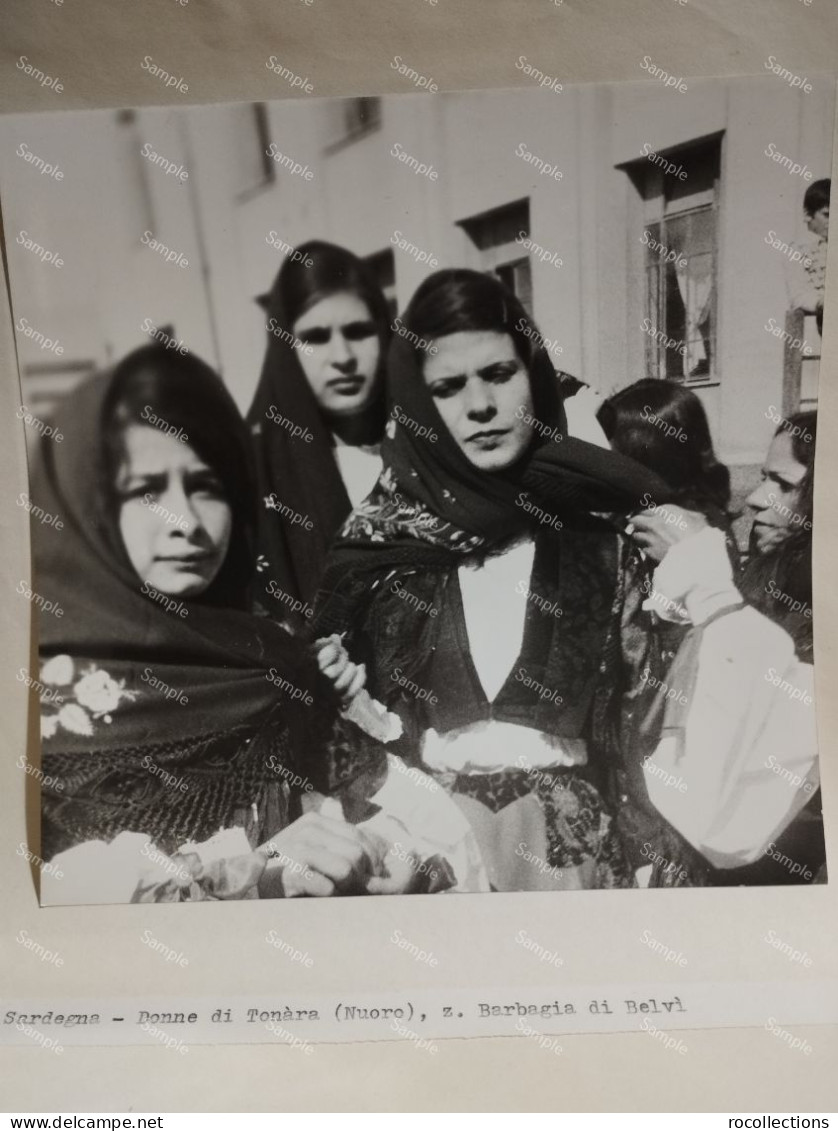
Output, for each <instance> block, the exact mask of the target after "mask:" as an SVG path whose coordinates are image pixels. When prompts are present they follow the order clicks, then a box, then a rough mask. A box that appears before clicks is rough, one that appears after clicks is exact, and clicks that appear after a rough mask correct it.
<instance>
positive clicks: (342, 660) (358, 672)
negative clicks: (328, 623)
mask: <svg viewBox="0 0 838 1131" xmlns="http://www.w3.org/2000/svg"><path fill="white" fill-rule="evenodd" d="M315 647H316V648H317V664H318V667H319V668H320V670H321V672H322V673H323V675H325V676H326V678H327V679H330V680H331V681H332V683H333V684H334V687H335V691H337V692H338V694H339V695H340V696H341V697H342V699H343V701H344V703H349V702H351V701H352V699H354V698H355V696H356V695H357V694H358V692H359V691H360V690H361V688H362V687H363V686H364V684H365V683H366V682H367V669H366V667H365V665H364V664H353V663H352V661H351V660H350V659H349V653H348V652H347V651H346V649H345V648H344V646H343V641H342V640H341V638H340V636H338V634H337V633H333V634H332V635H331V636H325V637H322V638H321V639H320V640H318V641H316V643H315Z"/></svg>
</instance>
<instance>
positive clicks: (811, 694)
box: [0, 46, 835, 906]
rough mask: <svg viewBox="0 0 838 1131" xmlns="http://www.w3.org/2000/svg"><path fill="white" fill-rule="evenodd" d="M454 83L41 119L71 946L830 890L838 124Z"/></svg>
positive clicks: (717, 104) (742, 91)
mask: <svg viewBox="0 0 838 1131" xmlns="http://www.w3.org/2000/svg"><path fill="white" fill-rule="evenodd" d="M21 58H22V59H24V60H26V57H25V56H21ZM414 64H415V60H412V59H411V57H410V53H409V50H408V47H407V46H406V47H405V51H404V55H402V56H399V55H394V57H393V59H392V61H391V63H390V66H391V68H392V70H393V72H394V73H396V74H397V75H398V76H400V77H401V78H402V79H403V82H404V89H405V93H404V94H386V95H380V96H375V97H351V98H340V99H337V98H323V97H320V96H319V92H318V90H317V89H316V87H315V84H314V83H313V82H312V81H311V80H310V78H309V76H308V75H305V74H298V73H297V72H296V71H293V70H291V69H289V68H288V67H287V66H285V65H284V63H283V61H282V59H281V58H278V57H277V56H276V55H269V54H268V53H267V52H266V61H265V64H264V65H265V67H266V69H267V70H270V71H271V72H272V74H274V75H275V76H276V77H277V82H278V84H279V85H280V86H281V87H285V86H287V89H288V92H289V94H290V93H291V92H293V93H294V94H295V95H296V97H294V98H293V99H286V100H278V101H271V102H259V103H253V102H236V103H227V104H216V105H204V106H183V107H177V108H173V107H138V108H135V109H125V108H122V109H113V110H101V109H97V110H87V111H79V110H74V111H69V112H63V113H38V114H25V115H24V114H15V115H10V116H6V117H4V118H3V119H2V121H1V122H0V150H2V163H0V164H1V165H2V169H1V170H0V192H1V193H2V201H3V220H4V228H5V239H6V248H7V256H8V268H9V284H10V291H11V300H12V317H13V320H14V329H15V336H16V347H17V353H18V362H19V370H20V379H21V395H22V403H21V405H20V409H19V412H18V418H19V420H21V421H22V422H23V426H24V430H25V435H26V443H27V453H28V464H29V489H28V491H26V492H22V493H21V494H20V495H19V496H18V497H17V499H16V506H17V507H19V508H21V509H25V510H26V511H27V512H28V514H29V520H30V524H31V536H32V572H31V576H29V577H26V578H22V579H21V580H20V583H19V585H18V587H17V595H16V598H15V599H16V600H18V601H26V602H29V603H30V604H31V605H32V608H33V616H34V617H35V629H34V631H35V634H36V640H37V665H34V664H33V666H31V667H29V668H27V667H21V668H20V669H19V670H18V671H16V672H15V673H14V678H15V679H16V680H18V681H20V682H21V683H24V684H25V685H26V686H27V688H29V689H31V694H32V700H31V701H32V703H34V704H39V713H40V732H41V758H40V763H34V762H33V761H31V760H30V757H28V756H27V755H24V754H20V755H19V758H18V766H19V767H20V769H21V770H22V771H23V772H25V773H26V774H27V775H28V776H29V777H30V778H31V779H32V782H33V783H34V787H35V788H37V789H38V790H39V791H40V798H41V826H40V841H36V840H33V842H32V843H31V844H25V845H21V849H20V851H21V854H23V855H25V856H26V857H27V859H28V860H29V861H30V862H34V863H35V864H36V865H37V866H38V869H39V871H40V900H41V904H42V906H48V905H62V904H63V905H66V904H109V903H111V904H119V903H141V902H152V903H153V902H160V903H166V902H194V901H208V900H244V899H247V900H250V899H277V898H289V897H329V896H348V895H367V896H374V895H404V894H417V895H442V894H448V895H456V894H462V893H470V894H474V893H485V894H487V895H488V894H490V893H499V892H541V893H545V892H556V893H559V892H563V891H571V890H575V891H579V890H589V889H591V890H602V889H626V890H640V889H648V888H667V889H674V888H721V887H727V888H730V887H756V886H780V885H818V884H826V883H827V868H826V857H825V847H824V825H823V814H822V800H821V779H820V771H819V757H818V741H817V727H816V714H815V679H814V660H813V628H814V625H813V615H812V606H813V599H812V537H813V491H814V465H815V453H816V444H817V418H818V387H819V369H820V354H821V333H822V329H823V310H824V302H825V278H826V253H827V246H828V244H827V230H828V221H829V201H830V175H831V166H832V138H833V128H834V95H835V88H834V82H833V81H831V80H830V79H829V78H827V77H826V76H819V75H816V74H815V75H807V76H802V75H798V74H797V73H796V72H793V71H792V70H790V69H788V68H787V67H786V66H784V64H783V63H782V62H781V61H778V60H777V59H774V58H773V57H772V58H771V62H770V63H768V62H766V66H765V71H764V73H763V74H762V75H759V76H756V75H755V76H751V77H742V78H729V77H725V78H715V79H709V78H708V79H694V78H689V79H687V80H684V79H681V78H678V77H677V76H676V75H674V74H673V73H671V69H667V68H665V67H664V66H663V65H661V64H662V61H661V60H658V59H655V58H654V57H652V56H646V57H645V58H644V60H643V63H642V69H643V71H644V72H646V73H645V74H644V75H643V79H644V81H643V82H634V83H621V84H593V83H591V84H584V85H572V84H568V83H566V82H564V81H559V80H560V77H561V76H560V75H558V74H549V73H547V71H545V69H544V66H543V64H542V65H541V66H540V67H537V66H536V65H535V61H534V60H532V59H531V58H529V57H528V56H526V55H523V54H522V55H519V56H518V59H517V63H516V69H517V70H518V71H520V82H521V84H522V86H521V88H520V89H509V90H492V91H487V90H471V91H467V92H465V91H464V92H461V93H447V92H444V93H440V92H439V91H438V90H437V89H436V83H435V82H434V81H433V76H432V75H431V74H429V73H424V71H423V70H422V69H421V68H417V66H415V65H414ZM31 66H32V64H31V61H29V60H26V61H25V62H24V63H23V64H21V68H22V69H23V70H24V71H25V69H26V67H30V68H31ZM143 66H144V67H145V69H147V70H148V71H149V74H150V75H152V76H157V77H158V78H161V79H162V80H163V81H164V82H166V83H168V81H169V79H170V78H172V77H175V78H176V77H177V76H169V75H168V74H167V73H166V72H165V71H164V70H163V68H162V66H161V65H160V64H159V63H158V62H157V61H156V60H155V59H154V57H153V56H150V55H147V56H145V59H144V61H143ZM26 73H27V74H30V72H26ZM527 84H531V86H532V89H529V88H528V85H527ZM687 93H688V96H687ZM35 654H36V653H35V652H33V655H35ZM609 899H610V897H609ZM481 906H482V901H481ZM557 906H558V905H557Z"/></svg>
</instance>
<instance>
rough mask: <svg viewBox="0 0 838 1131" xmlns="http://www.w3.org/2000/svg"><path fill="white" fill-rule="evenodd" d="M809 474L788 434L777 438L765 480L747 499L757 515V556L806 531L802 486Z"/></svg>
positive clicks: (753, 536) (767, 459)
mask: <svg viewBox="0 0 838 1131" xmlns="http://www.w3.org/2000/svg"><path fill="white" fill-rule="evenodd" d="M805 474H806V468H805V466H804V465H803V464H802V463H798V462H797V460H796V459H795V458H794V451H793V448H792V443H791V437H790V436H789V434H788V432H781V433H780V434H779V436H775V437H774V439H773V440H772V441H771V447H770V448H769V449H768V455H767V456H766V457H765V464H764V465H763V468H762V481H761V483H760V485H759V486H758V487H757V488H756V489H755V490H754V491H752V492H751V494H750V495H749V496H748V498H747V499H746V500H745V503H746V505H747V506H748V507H749V508H750V510H751V511H752V512H753V515H754V526H753V530H752V532H751V539H752V542H753V545H754V549H755V551H756V553H758V554H764V553H766V552H767V551H768V550H772V549H773V548H774V547H775V546H778V545H779V544H780V543H781V542H783V541H785V539H786V538H787V537H788V536H789V534H791V533H792V531H794V530H799V529H801V528H802V521H801V520H802V516H801V515H800V514H799V513H798V510H797V507H798V505H799V504H798V486H799V484H800V481H801V479H802V478H803V476H804V475H805Z"/></svg>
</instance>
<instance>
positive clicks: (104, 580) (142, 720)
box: [31, 347, 334, 859]
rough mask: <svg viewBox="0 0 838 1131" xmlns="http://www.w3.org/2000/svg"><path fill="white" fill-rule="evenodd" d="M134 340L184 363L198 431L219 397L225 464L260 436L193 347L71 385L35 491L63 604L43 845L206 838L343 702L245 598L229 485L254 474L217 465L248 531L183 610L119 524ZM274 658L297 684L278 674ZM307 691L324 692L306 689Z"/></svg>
mask: <svg viewBox="0 0 838 1131" xmlns="http://www.w3.org/2000/svg"><path fill="white" fill-rule="evenodd" d="M138 357H140V358H141V361H142V362H143V364H145V363H146V362H147V363H148V365H149V366H152V367H153V366H155V365H161V366H165V365H170V366H174V365H176V366H177V371H178V380H179V381H180V382H181V387H182V391H183V393H184V396H183V398H182V403H181V413H180V414H178V412H177V405H176V404H174V403H173V402H171V401H170V402H169V403H167V414H168V417H175V419H167V423H170V424H172V425H175V426H178V427H183V429H184V431H185V432H187V434H188V433H189V431H190V430H191V424H194V423H195V419H194V407H193V409H192V412H193V417H192V420H191V424H190V405H191V406H194V405H196V404H199V403H203V404H204V406H205V407H206V405H207V403H209V405H210V406H211V409H210V413H211V415H213V416H214V417H216V418H217V421H216V422H217V425H218V427H219V428H220V429H221V430H222V432H223V434H224V436H225V442H226V444H227V445H228V446H229V451H230V454H229V460H228V471H229V467H230V466H232V465H237V466H239V467H240V468H247V467H248V466H249V463H248V461H249V437H248V434H247V430H246V428H245V426H244V422H243V421H242V419H241V417H240V416H239V414H238V411H237V410H236V407H235V404H234V403H233V400H232V398H231V397H230V394H229V393H228V391H227V390H226V388H225V387H224V385H223V383H222V382H221V380H220V378H218V377H217V376H216V375H215V374H214V373H213V372H212V371H211V370H210V369H209V368H208V367H207V366H206V365H204V364H203V363H202V362H200V361H198V360H197V359H196V358H194V357H188V358H182V359H181V358H178V359H177V361H176V362H175V361H174V359H173V358H172V357H171V355H167V356H166V357H165V358H164V354H163V351H162V349H159V348H158V347H147V348H146V349H144V350H142V351H137V353H136V354H133V355H130V356H129V358H127V359H126V361H125V362H123V363H122V364H121V365H120V366H117V368H116V370H115V371H114V372H110V373H106V374H102V375H98V376H95V377H93V378H91V379H90V380H89V381H87V382H86V383H85V384H84V385H82V386H81V388H79V389H78V390H76V391H75V392H74V393H73V395H72V397H68V398H67V399H66V400H65V401H63V402H62V404H61V406H60V410H59V412H60V418H61V430H62V432H63V437H64V438H63V440H62V441H61V442H60V443H55V441H53V440H48V441H43V442H42V444H41V447H40V450H39V452H38V454H37V457H36V461H35V464H34V467H33V472H32V479H31V492H32V496H31V498H32V502H33V503H34V504H36V505H37V506H38V507H40V508H42V509H43V511H44V512H46V514H47V515H48V516H54V517H55V519H56V520H57V521H55V522H54V523H52V522H42V521H38V520H37V519H36V518H35V517H33V522H32V527H33V546H34V563H35V580H34V582H33V588H35V589H36V590H37V592H38V593H39V594H41V595H42V596H43V597H44V598H46V599H47V600H50V601H54V602H56V603H57V607H58V608H60V609H61V610H62V615H61V616H60V617H58V616H56V615H55V613H53V612H43V611H42V612H41V615H40V622H39V626H40V656H41V661H42V672H41V682H42V683H43V684H44V685H45V686H46V687H47V689H48V691H49V692H50V693H51V695H50V696H47V695H45V694H44V693H41V695H42V712H41V713H42V729H43V731H44V736H45V737H44V741H43V770H44V773H45V774H46V775H47V777H49V778H51V779H52V780H53V782H54V783H56V784H55V785H52V786H48V787H46V788H45V790H44V793H43V817H44V827H43V848H42V852H43V855H44V858H45V859H48V858H49V857H50V856H51V855H53V854H54V853H55V852H58V851H61V850H63V849H64V848H67V847H71V846H72V845H73V844H77V843H79V842H80V841H84V840H91V839H104V840H110V839H111V838H112V837H114V836H116V835H117V833H119V832H122V831H126V830H127V831H135V832H143V833H145V834H147V835H148V836H149V837H150V838H151V839H153V840H155V842H156V843H157V844H158V845H160V846H161V847H164V848H165V846H169V847H170V848H175V847H177V845H178V844H180V843H183V842H184V841H185V840H196V841H198V840H202V839H205V838H206V837H208V836H211V835H212V834H213V833H215V832H217V831H218V830H219V828H221V827H226V826H227V825H228V824H229V823H230V821H231V818H232V815H233V813H234V812H236V811H237V810H238V809H239V808H240V807H242V806H243V807H245V808H247V807H248V806H250V805H251V804H253V803H255V802H256V801H257V800H258V798H259V795H260V790H261V789H262V787H263V786H264V785H265V783H266V782H267V781H274V782H276V781H277V780H282V779H281V778H279V779H278V777H277V770H278V769H279V768H280V767H281V766H283V765H290V757H291V750H292V748H293V749H294V750H296V751H310V750H312V749H313V746H312V742H313V741H315V740H316V739H317V736H318V735H321V733H322V732H323V731H324V728H328V725H329V723H330V720H331V719H332V718H333V717H334V713H333V710H332V707H331V706H330V705H329V700H328V699H326V700H325V703H326V705H325V706H324V699H323V698H322V688H319V687H318V676H317V674H316V669H315V667H314V665H313V663H311V662H310V661H308V660H307V659H305V658H304V657H303V656H302V655H301V654H300V651H301V650H300V647H299V645H298V644H296V643H295V642H294V640H293V639H292V638H291V637H290V636H289V635H288V634H287V633H286V632H285V631H284V630H283V629H281V628H280V627H279V626H278V625H276V624H274V623H273V622H271V621H268V620H264V619H263V620H258V619H256V618H254V617H252V616H251V615H250V614H249V613H248V612H245V611H244V609H245V607H246V605H247V594H246V582H247V577H246V574H245V570H244V568H243V566H242V564H241V559H242V555H241V553H240V551H241V549H242V546H247V545H248V543H249V540H250V536H252V533H253V531H252V521H250V520H248V518H247V515H248V507H247V505H246V500H245V499H242V498H237V497H235V495H236V491H237V490H238V487H244V486H245V484H246V483H247V482H249V480H247V479H243V480H242V481H241V482H240V483H239V484H238V485H237V484H236V482H235V478H236V477H235V475H234V474H232V473H225V471H223V470H222V471H221V472H220V475H221V478H222V482H224V486H225V490H226V492H227V494H228V501H229V502H230V504H231V506H232V507H233V510H234V513H236V514H237V516H238V517H237V520H236V524H235V525H234V539H236V540H237V541H239V542H241V545H238V546H234V545H233V544H231V547H230V550H229V551H228V561H227V562H226V563H225V566H224V567H222V570H221V571H220V573H219V578H218V579H217V581H216V582H215V583H214V584H213V586H212V587H211V588H210V590H209V591H208V592H207V594H206V595H205V596H204V597H202V598H198V599H187V598H184V599H183V600H182V601H180V602H173V604H174V605H179V606H180V608H182V609H184V610H185V615H180V612H179V611H174V610H172V609H170V610H169V611H167V610H166V609H165V608H164V607H163V606H162V605H161V604H160V603H158V602H157V601H156V600H155V599H153V596H152V595H145V594H144V593H143V591H142V590H143V585H142V583H141V581H140V579H139V577H138V576H137V575H136V573H135V572H134V570H133V568H132V567H131V565H130V563H129V561H128V558H127V555H126V554H125V551H124V548H123V547H122V543H121V539H120V537H119V533H118V527H117V514H116V511H115V507H114V505H113V502H112V499H111V490H110V487H111V483H112V467H113V456H112V448H113V434H112V425H111V426H109V424H108V422H109V421H110V420H111V413H112V406H113V405H114V404H115V403H116V402H117V401H118V399H119V396H120V392H121V382H122V381H123V379H125V377H126V374H127V373H129V371H134V372H136V364H137V358H138ZM176 399H177V400H180V398H176ZM152 408H154V406H152ZM206 435H207V434H206V431H205V433H204V439H203V442H202V441H201V439H199V438H197V437H196V440H195V441H194V444H193V446H194V447H195V450H196V451H198V452H199V454H201V449H202V447H205V445H206V443H207V442H209V443H210V444H211V443H212V437H211V435H210V440H209V441H207V440H206ZM204 458H207V457H206V456H204ZM214 466H215V470H216V471H217V472H218V471H219V468H218V466H217V464H216V465H214ZM231 495H232V496H233V497H229V496H231ZM242 516H244V517H242ZM58 522H60V523H61V524H62V525H61V526H60V527H59V526H58ZM230 562H233V563H234V566H235V568H234V569H232V570H231V569H229V568H228V566H229V564H230ZM147 588H148V587H147V586H146V589H147ZM272 670H273V674H274V676H276V678H278V679H283V680H286V681H287V682H288V686H287V687H285V688H283V689H278V688H277V686H275V685H274V684H273V683H272V682H270V681H269V680H270V679H272V678H273V676H272V675H271V671H272ZM149 673H150V675H149ZM151 678H153V679H154V680H155V683H152V682H151ZM160 684H165V685H166V687H168V688H171V689H175V690H176V692H177V694H171V695H168V694H167V692H166V691H161V690H160ZM289 687H293V688H299V689H300V690H301V691H302V692H303V696H297V697H294V696H293V692H292V691H291V690H289ZM56 693H57V694H60V695H61V696H62V697H63V704H56V702H55V700H54V699H53V698H52V695H54V694H56ZM306 694H309V695H311V697H312V698H313V699H314V705H313V706H311V705H309V706H306V705H305V704H306V699H305V697H304V696H305V695H306ZM271 752H273V753H274V754H275V756H276V757H275V759H274V762H273V763H272V764H271V765H268V763H269V759H270V753H271ZM161 772H165V773H166V774H168V775H170V779H169V781H168V783H167V781H166V779H164V778H163V777H162V776H161ZM172 779H175V780H176V781H178V782H182V783H184V785H183V787H180V786H173V785H172V784H171V780H172Z"/></svg>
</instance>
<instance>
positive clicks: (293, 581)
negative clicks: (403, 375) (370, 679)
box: [247, 240, 390, 628]
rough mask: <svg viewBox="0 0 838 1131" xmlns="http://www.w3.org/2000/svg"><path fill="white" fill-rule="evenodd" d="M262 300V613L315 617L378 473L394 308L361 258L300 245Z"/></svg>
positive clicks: (252, 422) (300, 620) (256, 442)
mask: <svg viewBox="0 0 838 1131" xmlns="http://www.w3.org/2000/svg"><path fill="white" fill-rule="evenodd" d="M297 251H298V255H299V257H298V258H295V259H294V260H291V259H289V260H287V261H286V262H285V263H284V264H283V266H282V268H281V270H280V271H279V274H278V275H277V277H276V280H275V282H274V285H273V287H272V289H271V291H270V293H269V294H268V295H267V296H265V299H264V301H263V305H264V307H265V310H266V315H267V321H266V329H267V331H268V347H267V351H266V353H265V360H264V364H263V366H262V375H261V377H260V379H259V384H258V386H257V389H256V393H255V396H254V399H253V404H252V405H251V407H250V411H249V412H248V414H247V423H248V425H249V426H250V429H251V432H252V442H253V447H254V451H255V454H256V468H257V475H258V481H259V494H260V515H259V519H260V521H259V547H258V549H259V554H260V562H259V569H260V573H259V583H258V587H257V593H256V599H257V601H258V603H259V605H260V606H261V609H262V611H264V612H267V614H268V615H269V616H272V617H274V619H277V620H286V621H287V622H288V623H289V624H290V625H291V626H292V627H294V628H299V627H301V626H302V625H304V624H305V623H307V621H308V620H310V618H311V603H312V602H313V600H314V595H315V593H316V592H317V588H318V585H319V582H320V576H321V573H322V570H323V564H324V562H325V557H326V553H327V551H328V548H329V545H330V544H331V541H332V538H333V537H334V535H335V534H336V532H337V530H338V528H339V526H340V525H341V523H342V522H343V521H344V520H345V519H346V518H347V516H348V515H349V512H350V510H351V509H352V506H353V505H354V504H355V503H358V502H360V501H361V499H363V498H364V496H365V495H366V494H367V493H368V492H369V491H370V490H371V488H372V486H373V484H374V483H375V481H376V479H377V478H378V474H379V472H380V470H381V458H380V455H379V446H380V443H381V439H382V436H383V433H384V418H385V358H386V353H387V344H388V342H389V339H390V317H389V312H388V308H387V303H386V300H385V298H384V295H383V294H382V292H381V289H380V288H379V287H378V285H377V283H376V282H375V279H374V278H373V276H372V273H371V271H370V269H369V268H368V266H367V265H366V264H365V263H364V262H363V261H362V260H360V259H359V258H358V257H357V256H356V255H353V254H352V252H350V251H347V250H346V249H345V248H342V247H337V246H336V245H334V244H330V243H324V242H322V241H319V240H314V241H311V242H309V243H305V244H301V245H300V247H299V248H298V249H297Z"/></svg>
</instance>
